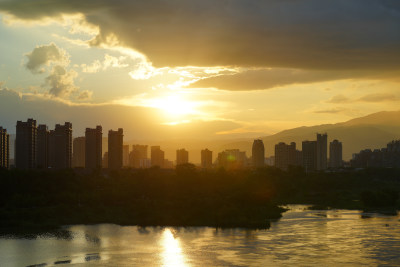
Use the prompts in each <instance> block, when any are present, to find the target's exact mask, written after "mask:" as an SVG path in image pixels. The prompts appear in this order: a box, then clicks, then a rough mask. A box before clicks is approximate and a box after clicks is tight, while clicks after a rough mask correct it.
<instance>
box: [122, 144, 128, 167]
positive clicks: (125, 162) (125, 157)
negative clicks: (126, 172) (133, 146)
mask: <svg viewBox="0 0 400 267" xmlns="http://www.w3.org/2000/svg"><path fill="white" fill-rule="evenodd" d="M122 166H124V167H128V166H129V145H124V146H123V147H122Z"/></svg>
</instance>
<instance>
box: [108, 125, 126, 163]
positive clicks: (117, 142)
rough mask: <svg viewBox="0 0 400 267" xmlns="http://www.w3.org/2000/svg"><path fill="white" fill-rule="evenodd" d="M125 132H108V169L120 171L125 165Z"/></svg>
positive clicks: (121, 130) (120, 130)
mask: <svg viewBox="0 0 400 267" xmlns="http://www.w3.org/2000/svg"><path fill="white" fill-rule="evenodd" d="M123 145H124V130H123V129H122V128H119V129H118V131H113V130H110V131H108V168H109V169H112V170H119V169H121V168H122V165H123Z"/></svg>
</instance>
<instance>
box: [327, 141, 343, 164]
mask: <svg viewBox="0 0 400 267" xmlns="http://www.w3.org/2000/svg"><path fill="white" fill-rule="evenodd" d="M342 154H343V152H342V143H341V142H339V141H338V140H336V139H335V140H333V142H330V143H329V167H330V168H333V169H336V168H340V167H342V166H343V159H342Z"/></svg>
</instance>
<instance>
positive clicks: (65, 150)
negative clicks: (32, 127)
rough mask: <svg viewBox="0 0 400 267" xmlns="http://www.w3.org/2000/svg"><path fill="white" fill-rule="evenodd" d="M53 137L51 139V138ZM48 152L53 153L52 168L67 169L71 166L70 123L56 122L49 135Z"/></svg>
mask: <svg viewBox="0 0 400 267" xmlns="http://www.w3.org/2000/svg"><path fill="white" fill-rule="evenodd" d="M52 139H53V140H52ZM49 147H50V151H52V152H51V153H50V154H52V155H54V161H53V166H51V167H52V168H54V169H69V168H71V167H72V123H70V122H65V123H64V125H61V124H56V127H55V129H54V131H53V132H51V131H50V136H49Z"/></svg>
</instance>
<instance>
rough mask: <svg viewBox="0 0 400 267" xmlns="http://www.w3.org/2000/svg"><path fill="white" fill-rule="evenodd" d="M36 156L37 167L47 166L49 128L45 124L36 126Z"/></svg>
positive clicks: (45, 167)
mask: <svg viewBox="0 0 400 267" xmlns="http://www.w3.org/2000/svg"><path fill="white" fill-rule="evenodd" d="M36 149H37V158H36V166H37V168H39V169H47V168H48V167H49V130H48V128H47V125H45V124H40V125H39V126H38V128H37V146H36Z"/></svg>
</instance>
